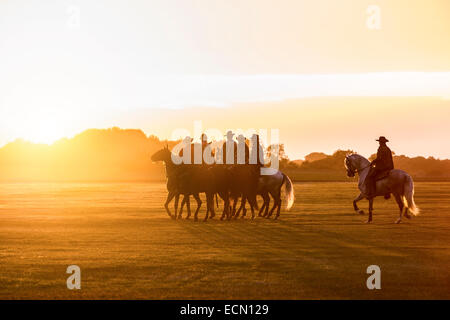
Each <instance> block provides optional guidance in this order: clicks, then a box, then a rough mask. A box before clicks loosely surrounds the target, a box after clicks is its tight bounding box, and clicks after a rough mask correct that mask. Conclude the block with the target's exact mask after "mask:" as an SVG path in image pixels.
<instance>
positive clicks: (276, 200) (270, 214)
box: [266, 192, 279, 219]
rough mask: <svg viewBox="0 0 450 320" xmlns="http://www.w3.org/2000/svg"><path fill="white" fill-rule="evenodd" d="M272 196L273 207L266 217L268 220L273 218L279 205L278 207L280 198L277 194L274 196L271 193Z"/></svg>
mask: <svg viewBox="0 0 450 320" xmlns="http://www.w3.org/2000/svg"><path fill="white" fill-rule="evenodd" d="M270 194H271V195H272V198H273V207H272V208H271V209H270V212H269V214H267V216H266V218H267V219H269V218H270V217H271V216H272V214H273V211H274V210H275V208H276V207H277V205H278V198H279V196H278V195H277V194H276V193H275V194H273V193H272V192H271V193H270Z"/></svg>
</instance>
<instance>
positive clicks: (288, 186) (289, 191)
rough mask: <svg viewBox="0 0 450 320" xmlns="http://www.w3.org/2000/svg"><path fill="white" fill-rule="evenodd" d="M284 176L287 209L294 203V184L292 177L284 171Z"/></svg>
mask: <svg viewBox="0 0 450 320" xmlns="http://www.w3.org/2000/svg"><path fill="white" fill-rule="evenodd" d="M283 178H284V181H285V185H284V187H285V191H286V210H289V209H291V208H292V206H293V205H294V186H293V184H292V181H291V179H289V177H288V176H287V175H285V174H284V173H283Z"/></svg>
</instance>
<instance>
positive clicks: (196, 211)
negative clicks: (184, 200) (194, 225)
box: [186, 193, 202, 219]
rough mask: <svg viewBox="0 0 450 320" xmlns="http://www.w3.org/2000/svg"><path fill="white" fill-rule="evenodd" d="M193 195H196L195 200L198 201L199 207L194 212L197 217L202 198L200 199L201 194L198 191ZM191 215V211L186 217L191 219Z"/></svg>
mask: <svg viewBox="0 0 450 320" xmlns="http://www.w3.org/2000/svg"><path fill="white" fill-rule="evenodd" d="M192 196H193V197H194V199H195V201H197V209H196V210H195V213H194V216H195V217H196V216H197V215H198V212H199V210H200V207H201V206H202V200H201V199H200V196H199V195H198V193H194V194H193V195H192ZM190 216H191V214H190V213H189V214H188V216H187V217H186V219H189V217H190Z"/></svg>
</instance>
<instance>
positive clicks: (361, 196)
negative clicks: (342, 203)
mask: <svg viewBox="0 0 450 320" xmlns="http://www.w3.org/2000/svg"><path fill="white" fill-rule="evenodd" d="M362 199H364V195H363V194H362V193H360V194H359V196H357V197H356V198H355V200H353V209H355V211H356V212H358V213H359V214H364V210H360V209H359V208H358V205H357V204H356V203H357V202H358V201H360V200H362Z"/></svg>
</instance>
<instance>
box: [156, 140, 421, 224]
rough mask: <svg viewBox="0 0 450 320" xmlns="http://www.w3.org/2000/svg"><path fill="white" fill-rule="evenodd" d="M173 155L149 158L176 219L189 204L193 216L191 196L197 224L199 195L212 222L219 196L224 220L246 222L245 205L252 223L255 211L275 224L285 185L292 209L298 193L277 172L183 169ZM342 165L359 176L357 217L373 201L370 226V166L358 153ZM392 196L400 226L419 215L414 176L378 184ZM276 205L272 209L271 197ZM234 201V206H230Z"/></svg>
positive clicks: (397, 175)
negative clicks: (161, 172) (361, 204)
mask: <svg viewBox="0 0 450 320" xmlns="http://www.w3.org/2000/svg"><path fill="white" fill-rule="evenodd" d="M174 156H175V157H177V156H176V155H173V154H172V152H171V151H170V150H169V148H168V147H167V146H166V147H165V148H163V149H162V150H159V151H158V152H156V153H155V154H154V155H153V156H152V157H151V158H152V160H153V161H163V162H164V164H165V168H166V176H167V191H168V195H167V199H166V202H165V204H164V207H165V209H166V211H167V214H168V215H169V216H170V217H171V218H173V219H180V218H181V217H182V212H183V207H184V206H185V205H186V208H187V216H186V219H189V218H190V216H191V210H190V196H193V197H194V199H195V200H196V201H197V208H196V210H195V213H194V219H195V220H198V213H199V210H200V207H201V205H202V201H201V199H200V196H199V194H201V193H205V195H206V216H205V218H204V220H205V221H206V220H208V218H213V217H214V216H215V211H214V196H215V197H216V205H217V206H218V200H217V195H218V196H219V197H220V198H221V199H222V200H223V203H224V205H223V212H222V216H221V220H223V219H232V218H234V219H237V218H238V217H240V214H241V212H242V215H241V217H242V218H243V217H245V215H246V212H247V209H246V207H245V205H246V202H248V203H249V205H250V210H251V213H252V219H253V218H255V209H256V210H258V209H259V213H258V216H260V217H266V218H270V217H271V216H272V214H273V212H274V211H275V210H276V212H277V213H276V215H275V219H277V218H278V217H279V216H280V210H281V202H282V200H281V190H282V186H283V185H284V186H285V194H286V202H287V204H286V209H287V210H289V209H290V208H291V207H292V206H293V204H294V188H293V184H292V181H291V179H289V177H288V176H287V175H285V174H284V173H282V172H281V171H279V170H276V171H274V173H273V174H272V175H260V174H259V170H260V168H259V167H258V166H255V165H248V164H244V165H239V164H237V165H223V164H213V165H185V164H181V165H180V164H175V163H174V162H173V160H172V157H174ZM344 166H345V168H346V170H347V175H348V176H349V177H354V176H355V175H356V174H358V175H359V182H358V188H359V190H360V194H359V195H358V196H357V197H356V198H355V199H354V200H353V208H354V210H355V211H356V212H358V213H360V214H364V211H362V210H360V209H359V208H358V206H357V202H358V201H360V200H362V199H367V200H369V217H368V220H367V223H370V222H371V221H372V214H373V200H374V197H368V196H367V192H366V186H365V183H364V182H365V178H366V177H367V174H368V173H369V170H370V161H369V160H367V159H366V158H364V157H363V156H361V155H359V154H349V155H347V156H346V157H345V160H344ZM391 194H392V195H393V196H394V198H395V200H396V202H397V204H398V207H399V209H400V216H399V218H398V219H397V220H396V223H400V222H401V221H402V217H403V216H404V217H406V218H408V219H410V218H411V216H410V215H409V212H410V213H412V214H413V215H417V214H418V213H419V209H418V207H417V206H416V204H415V202H414V182H413V179H412V177H411V176H410V175H409V174H408V173H406V172H405V171H403V170H398V169H394V170H391V171H390V172H389V174H388V175H387V176H386V177H384V178H383V179H381V180H379V181H377V182H376V196H384V197H385V198H389V197H390V195H391ZM257 195H259V196H261V197H262V198H263V200H264V203H263V206H262V207H261V208H258V203H257V200H256V197H257ZM269 195H270V196H272V198H273V201H274V204H273V206H272V208H271V209H270V210H269V206H270V196H269ZM180 196H183V200H182V202H181V206H180V208H179V210H178V202H179V198H180ZM174 198H175V213H174V214H172V213H171V211H170V209H169V204H170V202H171V201H172V200H173V199H174ZM239 199H241V205H240V207H239V208H238V209H237V210H236V207H237V203H238V201H239ZM231 202H233V204H232V205H231Z"/></svg>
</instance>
